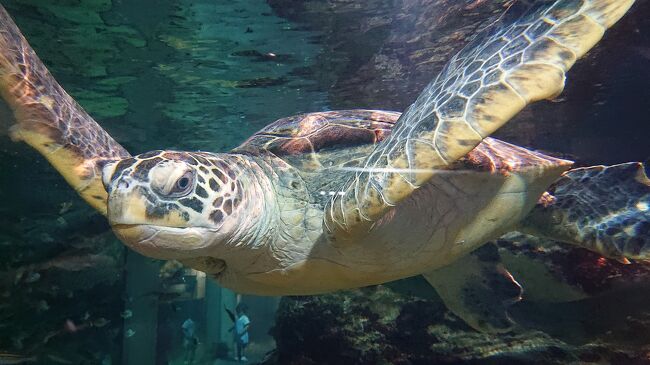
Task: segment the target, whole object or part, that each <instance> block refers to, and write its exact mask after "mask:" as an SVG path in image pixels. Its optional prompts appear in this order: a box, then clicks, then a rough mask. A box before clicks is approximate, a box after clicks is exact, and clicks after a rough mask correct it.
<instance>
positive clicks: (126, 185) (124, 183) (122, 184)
mask: <svg viewBox="0 0 650 365" xmlns="http://www.w3.org/2000/svg"><path fill="white" fill-rule="evenodd" d="M117 187H118V188H119V189H128V188H129V182H128V181H126V180H122V181H120V182H119V183H118V184H117Z"/></svg>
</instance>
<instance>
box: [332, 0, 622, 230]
mask: <svg viewBox="0 0 650 365" xmlns="http://www.w3.org/2000/svg"><path fill="white" fill-rule="evenodd" d="M633 3H634V1H633V0H557V1H549V0H537V1H518V2H516V3H515V4H514V5H513V6H512V7H511V9H510V10H509V11H508V12H506V14H505V15H504V16H503V17H502V18H501V19H500V20H499V21H498V22H497V23H496V24H494V25H492V26H490V27H488V28H486V29H485V30H484V31H482V32H480V33H479V34H478V35H477V37H476V39H474V40H473V41H472V42H470V43H469V44H468V46H467V47H465V48H464V49H463V50H461V51H460V52H459V53H458V54H457V55H456V56H454V57H453V58H452V59H451V61H450V62H449V63H448V64H447V65H446V66H445V68H444V69H443V70H442V72H441V73H440V74H439V75H438V77H437V78H436V79H435V80H434V81H433V82H432V83H431V84H429V85H428V86H427V87H426V88H425V89H424V91H423V92H422V93H421V94H420V96H419V97H418V99H417V100H416V101H415V103H413V104H412V105H411V106H410V107H409V108H408V109H407V110H406V112H404V114H403V115H402V116H401V117H400V119H399V120H398V122H397V123H396V127H395V128H394V130H393V133H392V134H391V136H390V137H389V138H387V139H386V140H384V141H382V142H381V143H379V144H378V146H377V148H376V149H375V151H373V153H372V154H371V155H370V156H368V158H367V159H366V160H365V162H364V169H363V171H360V172H356V173H354V174H353V175H352V176H350V178H349V180H348V181H347V182H346V183H345V184H344V185H343V186H342V188H341V189H339V190H340V192H339V194H337V195H336V196H334V197H333V199H332V200H331V201H330V203H329V205H328V207H327V211H326V215H325V220H324V224H325V226H326V228H327V229H328V231H329V232H330V233H331V234H332V237H333V239H335V240H339V241H348V240H350V241H354V240H355V238H357V237H358V236H360V235H365V234H366V233H367V232H368V231H369V230H370V229H371V228H372V226H373V224H374V222H376V221H377V220H379V219H380V218H381V217H382V216H383V215H384V213H386V212H387V211H389V210H390V209H391V208H392V207H393V206H395V205H397V204H398V203H400V202H401V201H403V200H404V199H405V198H406V197H408V196H409V195H410V194H411V193H412V192H413V191H414V190H415V189H417V188H418V187H420V186H422V185H424V184H425V183H426V182H427V181H429V180H430V179H431V177H432V176H433V174H434V173H435V170H436V169H444V168H447V167H448V166H449V165H451V164H453V163H454V162H455V161H456V160H458V159H459V158H461V157H462V156H465V155H466V154H467V153H468V152H469V151H471V150H472V149H473V148H474V147H476V146H477V145H478V144H479V143H480V142H481V141H482V140H483V139H484V138H486V137H487V136H489V135H490V134H491V133H493V132H494V131H496V130H497V129H498V128H500V127H501V126H502V125H504V124H505V123H506V122H507V121H508V120H510V118H512V117H513V116H514V115H515V114H517V113H518V112H519V111H520V110H521V109H523V108H524V107H525V106H526V105H527V104H530V103H532V102H534V101H537V100H541V99H547V98H552V97H555V96H557V95H558V94H559V93H560V92H561V91H562V89H563V87H564V81H565V73H566V72H567V71H568V70H569V69H570V68H571V66H573V64H574V63H575V62H576V60H577V59H579V58H580V57H582V56H583V55H584V54H585V53H586V52H587V51H589V49H591V48H592V47H593V46H594V45H595V44H596V43H597V42H598V41H599V40H600V39H601V38H602V36H603V34H604V32H605V30H606V29H607V28H609V27H610V26H612V25H613V24H614V23H615V22H616V21H617V20H618V19H620V18H621V17H622V16H623V14H625V12H626V11H627V10H628V9H629V8H630V7H631V6H632V4H633Z"/></svg>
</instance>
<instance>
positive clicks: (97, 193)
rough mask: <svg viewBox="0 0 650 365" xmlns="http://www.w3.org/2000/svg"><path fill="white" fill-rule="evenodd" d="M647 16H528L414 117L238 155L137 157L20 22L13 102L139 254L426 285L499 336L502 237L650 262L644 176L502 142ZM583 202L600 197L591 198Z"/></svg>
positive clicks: (303, 285)
mask: <svg viewBox="0 0 650 365" xmlns="http://www.w3.org/2000/svg"><path fill="white" fill-rule="evenodd" d="M633 3H634V1H633V0H557V1H548V0H537V1H523V0H522V1H517V2H514V4H513V5H512V6H511V8H510V9H509V10H508V11H507V12H506V13H505V14H504V15H503V16H502V17H500V18H499V20H498V21H496V22H495V23H494V24H492V25H490V26H489V27H487V28H485V29H484V30H482V31H481V32H479V33H478V34H477V35H476V37H475V39H474V40H473V41H471V42H470V43H469V44H468V46H466V47H465V48H464V49H463V50H461V51H460V52H459V53H458V54H456V55H455V56H454V57H453V58H451V60H450V62H449V63H448V64H447V66H446V67H445V68H444V69H443V71H442V72H441V73H440V75H438V77H437V78H435V79H434V80H433V81H432V82H431V83H430V84H429V85H428V86H427V87H426V88H425V89H424V91H423V92H422V93H421V95H420V96H419V97H418V99H417V100H416V101H415V102H414V103H413V104H412V105H411V106H410V107H409V108H408V109H407V110H406V111H405V112H404V114H401V115H400V114H399V113H395V112H384V111H374V110H348V111H328V112H320V113H311V114H302V115H298V116H294V117H290V118H285V119H281V120H278V121H276V122H275V123H272V124H270V125H269V126H267V127H266V128H264V129H262V130H261V131H259V132H258V133H256V134H255V135H253V136H252V137H250V138H249V139H248V140H247V141H245V142H244V143H243V144H242V145H241V146H239V147H237V148H236V149H234V150H233V151H230V152H229V153H208V152H180V151H152V152H147V153H144V154H141V155H138V156H130V155H129V153H128V152H127V151H126V150H125V149H124V148H122V147H121V146H120V145H119V144H118V143H117V142H116V141H115V140H113V138H111V137H110V136H109V135H108V134H107V133H106V132H105V131H104V130H103V129H102V128H101V127H100V126H99V125H98V124H97V123H96V122H95V121H94V120H93V119H92V118H91V117H90V116H89V115H88V114H87V113H86V112H85V111H84V110H83V109H82V108H81V107H80V106H79V105H78V104H77V103H76V102H75V101H74V100H73V99H72V98H71V97H70V96H69V95H68V94H67V93H66V92H65V91H64V90H63V89H62V88H61V87H60V86H59V84H58V83H57V82H56V81H55V80H54V79H53V78H52V76H51V75H50V74H49V72H48V71H47V69H46V67H45V66H44V65H43V64H42V63H41V61H40V60H39V59H38V57H37V56H36V54H35V53H34V51H33V50H32V49H31V48H30V47H29V45H28V43H27V41H26V40H25V38H24V37H23V36H22V35H21V34H20V32H19V30H18V29H17V27H16V26H15V24H14V23H13V21H12V20H11V19H10V17H9V15H8V14H7V13H6V11H5V10H4V9H1V10H0V50H1V52H0V91H1V94H2V97H3V98H4V100H5V102H6V103H7V104H8V105H9V107H10V108H11V110H12V111H13V115H14V116H15V122H16V123H15V125H14V126H13V127H12V129H11V136H12V137H13V139H14V140H22V141H24V142H26V143H28V144H29V145H31V146H32V147H33V148H35V149H36V150H38V151H39V152H40V153H41V154H43V155H44V156H45V157H46V158H47V159H48V161H49V162H50V163H51V164H52V165H53V166H54V167H55V168H56V169H57V170H58V171H59V172H60V173H61V174H62V175H63V176H64V177H65V179H66V180H67V181H68V182H69V183H70V185H72V187H73V188H75V189H76V191H77V192H78V193H79V194H80V195H81V196H82V197H83V198H84V199H85V200H86V201H87V202H88V203H89V204H91V205H92V206H93V207H94V208H96V209H97V210H98V211H99V212H101V213H102V214H104V215H106V216H107V218H108V220H109V223H110V225H111V227H112V229H113V231H114V232H115V234H116V235H117V236H118V237H119V238H120V239H121V240H122V241H123V242H124V243H125V244H126V245H127V246H128V247H130V248H132V249H134V250H136V251H137V252H140V253H142V254H144V255H146V256H150V257H154V258H160V259H177V260H179V261H181V262H182V263H184V264H185V265H188V266H191V267H193V268H196V269H198V270H202V271H204V272H206V273H208V274H209V275H210V276H211V277H212V278H214V279H215V280H216V281H217V282H219V283H220V284H221V285H223V286H224V287H228V288H231V289H233V290H235V291H238V292H242V293H252V294H261V295H307V294H317V293H324V292H328V291H333V290H338V289H344V288H353V287H360V286H366V285H372V284H379V283H384V282H388V281H392V280H395V279H399V278H404V277H409V276H414V275H419V274H423V275H424V276H425V278H426V279H427V280H428V281H429V282H430V283H431V284H432V285H433V286H434V287H435V288H436V290H437V291H438V292H439V293H440V295H441V297H442V298H443V300H444V301H445V303H446V304H447V305H448V306H449V307H450V309H451V310H452V311H454V312H455V313H456V314H458V315H459V316H460V317H461V318H463V319H464V320H465V321H467V323H468V324H470V325H472V326H473V327H475V328H477V329H482V330H496V331H498V330H502V329H506V328H508V326H509V321H508V319H507V316H506V315H505V312H504V306H505V305H507V304H508V302H512V301H515V300H517V298H519V297H520V295H521V292H520V287H519V285H518V284H517V283H516V281H515V280H514V279H513V278H512V276H511V275H510V274H509V273H508V272H507V271H506V270H505V269H504V268H503V266H502V265H501V264H500V263H499V262H498V260H496V259H495V257H492V256H491V255H489V254H487V255H486V254H485V253H484V252H483V250H478V251H475V250H476V249H477V248H478V247H480V246H481V245H483V244H484V243H485V242H487V241H488V240H490V239H493V238H496V237H499V236H500V235H502V234H503V233H505V232H508V231H511V230H514V229H518V228H521V229H526V230H528V231H531V232H535V233H537V234H541V235H546V236H550V237H557V238H558V239H562V240H563V241H566V242H569V243H573V244H578V245H582V246H585V247H588V248H591V249H594V250H597V251H599V252H602V253H604V254H610V255H617V256H619V257H630V258H643V257H645V256H646V255H647V254H648V247H649V245H648V243H649V242H650V241H648V230H647V218H648V194H647V193H648V189H649V186H650V182H649V181H648V179H647V177H646V176H645V175H644V173H643V168H642V166H641V165H640V164H637V163H632V164H625V165H617V166H611V167H592V168H586V169H578V170H572V171H568V170H569V169H570V168H571V162H570V161H566V160H562V159H558V158H554V157H551V156H546V155H544V154H542V153H538V152H535V151H530V150H527V149H525V148H522V147H518V146H514V145H511V144H509V143H506V142H502V141H499V140H496V139H493V138H490V137H489V135H490V134H491V133H493V132H494V131H495V130H497V129H498V128H499V127H500V126H502V125H503V124H505V123H506V122H507V121H508V120H509V119H510V118H511V117H513V116H514V115H515V114H516V113H517V112H519V111H520V110H521V109H522V108H524V107H525V106H526V105H527V104H529V103H531V102H534V101H537V100H541V99H548V98H553V97H555V96H557V95H558V94H559V93H560V92H561V91H562V89H563V86H564V82H565V73H566V72H567V71H568V70H569V68H570V67H571V66H572V65H573V64H574V63H575V62H576V60H578V59H579V58H580V57H582V56H583V55H584V54H585V53H586V52H587V51H588V50H589V49H590V48H592V47H593V46H594V45H595V44H596V43H597V42H598V41H599V40H600V39H601V37H602V36H603V34H604V32H605V30H606V29H607V28H609V27H611V26H612V25H613V24H614V23H615V22H616V21H618V20H619V19H620V18H621V17H622V16H623V15H624V14H625V13H626V12H627V10H628V9H629V8H630V7H631V6H632V4H633ZM567 171H568V172H567ZM558 179H559V180H558ZM612 179H613V180H620V181H626V182H628V183H630V184H632V185H634V186H635V189H636V190H633V191H623V190H621V189H616V188H614V187H612V186H611V185H608V184H609V181H610V180H612ZM555 181H557V183H555V187H556V188H555V191H551V192H550V193H548V192H546V193H545V191H546V190H547V189H548V188H549V187H550V186H552V185H553V184H554V182H555ZM566 181H573V184H566V183H565V182H566ZM565 188H566V189H565ZM567 189H569V191H565V190H567ZM572 189H580V190H579V191H580V192H581V194H582V193H585V194H586V193H589V192H594V193H593V194H592V195H590V196H591V197H592V198H590V199H586V200H583V199H581V198H580V196H575V195H572V194H573V193H572V191H573V192H575V191H578V190H572ZM605 192H606V193H605ZM552 193H555V196H552V195H551V194H552ZM540 197H541V198H542V199H541V200H540ZM593 197H596V199H597V200H599V204H598V205H592V203H593ZM538 200H539V204H538V206H537V207H535V206H536V203H538ZM613 201H616V202H617V203H616V204H619V203H621V204H619V205H620V207H622V211H619V210H617V211H611V207H613V205H610V202H613ZM617 207H618V205H617ZM533 208H535V210H534V214H533V215H531V216H528V218H526V217H527V215H528V213H529V212H530V211H531V209H533ZM620 217H623V218H620ZM522 222H523V223H524V224H523V225H522V224H520V223H522ZM549 223H550V224H549ZM574 227H575V228H574ZM603 232H604V233H603ZM473 251H475V253H473Z"/></svg>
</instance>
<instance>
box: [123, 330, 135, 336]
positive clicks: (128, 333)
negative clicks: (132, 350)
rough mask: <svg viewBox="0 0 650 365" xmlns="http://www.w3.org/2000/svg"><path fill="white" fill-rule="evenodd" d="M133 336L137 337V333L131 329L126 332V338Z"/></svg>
mask: <svg viewBox="0 0 650 365" xmlns="http://www.w3.org/2000/svg"><path fill="white" fill-rule="evenodd" d="M133 335H135V331H134V330H132V329H130V328H129V329H128V330H126V332H124V336H126V338H129V337H133Z"/></svg>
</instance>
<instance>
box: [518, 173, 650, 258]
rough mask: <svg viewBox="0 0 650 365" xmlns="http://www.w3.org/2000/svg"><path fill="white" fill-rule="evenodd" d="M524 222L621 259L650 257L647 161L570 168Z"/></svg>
mask: <svg viewBox="0 0 650 365" xmlns="http://www.w3.org/2000/svg"><path fill="white" fill-rule="evenodd" d="M549 192H550V194H551V195H550V199H547V200H546V201H544V202H541V203H540V204H538V205H537V206H536V207H535V209H534V210H533V211H532V212H531V214H530V216H529V217H528V218H527V219H526V220H524V221H523V222H522V230H523V231H525V232H530V233H533V234H535V235H537V236H543V237H548V238H551V239H554V240H558V241H561V242H566V243H572V244H576V245H579V246H582V247H585V248H587V249H590V250H592V251H595V252H598V253H600V254H602V255H604V256H607V257H610V258H616V259H624V258H631V259H648V256H649V252H650V180H649V179H648V177H647V176H646V174H645V170H644V167H643V164H641V163H638V162H631V163H626V164H620V165H614V166H593V167H586V168H579V169H575V170H571V171H569V172H567V173H566V174H564V176H562V178H561V179H559V180H558V181H557V182H555V183H554V184H553V186H552V187H551V188H550V189H549Z"/></svg>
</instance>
